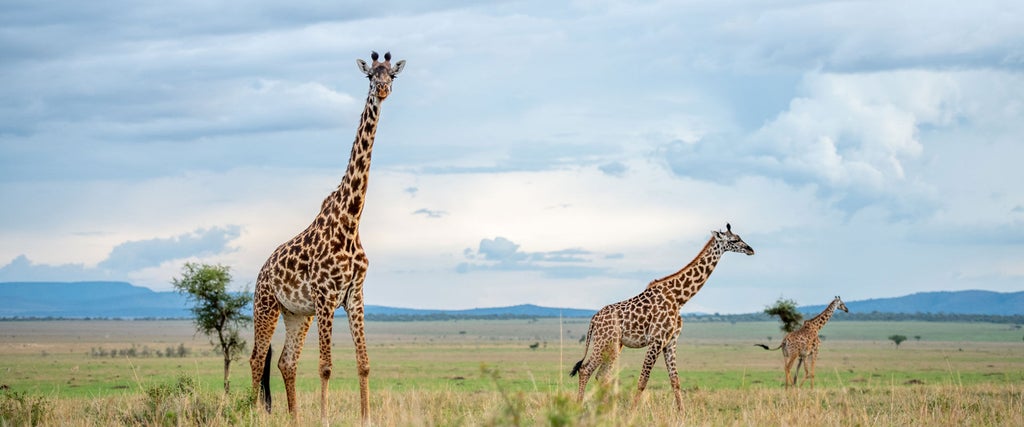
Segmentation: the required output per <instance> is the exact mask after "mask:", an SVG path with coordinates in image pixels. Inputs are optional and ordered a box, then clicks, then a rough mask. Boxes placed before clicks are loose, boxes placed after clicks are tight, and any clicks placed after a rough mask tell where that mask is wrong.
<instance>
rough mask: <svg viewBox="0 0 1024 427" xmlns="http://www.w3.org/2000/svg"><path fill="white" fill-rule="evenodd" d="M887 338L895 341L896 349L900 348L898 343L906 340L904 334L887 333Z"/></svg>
mask: <svg viewBox="0 0 1024 427" xmlns="http://www.w3.org/2000/svg"><path fill="white" fill-rule="evenodd" d="M889 340H890V341H892V342H894V343H896V349H897V350H898V349H899V348H900V343H902V342H903V341H906V340H907V336H906V335H889Z"/></svg>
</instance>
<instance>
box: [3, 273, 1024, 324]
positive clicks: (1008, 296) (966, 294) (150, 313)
mask: <svg viewBox="0 0 1024 427" xmlns="http://www.w3.org/2000/svg"><path fill="white" fill-rule="evenodd" d="M0 301H3V302H4V304H2V305H0V318H13V317H62V318H87V317H93V318H95V317H103V318H187V317H191V312H190V311H189V303H188V300H187V298H186V297H185V296H184V295H180V294H178V293H177V292H155V291H153V290H150V289H149V288H144V287H140V286H134V285H132V284H130V283H126V282H0ZM846 305H847V307H849V308H850V311H852V312H857V313H871V312H880V313H908V314H914V313H946V314H983V315H1003V316H1006V315H1021V314H1024V292H1012V293H1000V292H991V291H974V290H972V291H953V292H923V293H916V294H912V295H907V296H902V297H897V298H881V299H869V300H863V301H846ZM824 308H825V306H824V305H814V306H803V307H800V311H802V312H804V313H811V314H817V313H818V312H820V311H821V310H822V309H824ZM365 311H366V314H367V315H379V316H429V315H448V316H471V317H481V316H531V317H559V316H562V317H590V316H592V315H593V314H594V310H586V309H573V308H553V307H541V306H537V305H533V304H522V305H514V306H509V307H490V308H473V309H467V310H443V309H433V310H431V309H412V308H397V307H386V306H378V305H367V306H366V307H365Z"/></svg>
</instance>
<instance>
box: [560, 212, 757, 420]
mask: <svg viewBox="0 0 1024 427" xmlns="http://www.w3.org/2000/svg"><path fill="white" fill-rule="evenodd" d="M725 230H726V231H725V232H721V231H712V232H711V239H709V240H708V242H707V243H706V244H705V245H704V248H703V249H701V251H700V253H699V254H697V257H696V258H694V259H693V261H690V263H689V264H687V265H686V267H683V269H682V270H679V271H678V272H676V273H675V274H672V275H669V276H666V277H663V278H661V279H658V280H655V281H652V282H651V283H650V284H648V285H647V289H644V291H643V292H641V293H640V294H639V295H637V296H635V297H633V298H630V299H627V300H625V301H620V302H617V303H614V304H611V305H607V306H605V307H604V308H602V309H601V310H598V312H597V313H596V314H594V317H593V318H591V319H590V329H589V330H588V331H587V345H586V347H584V350H583V359H582V360H580V361H579V362H576V366H573V368H572V372H570V373H569V376H574V375H576V373H579V374H580V388H579V395H578V397H577V399H578V400H580V401H582V400H583V392H584V391H585V390H586V387H587V381H588V380H589V379H590V375H591V374H593V373H594V372H595V371H596V372H598V373H599V374H600V376H603V377H607V376H608V372H609V371H610V369H609V368H610V367H611V366H613V365H614V364H615V361H616V359H618V357H619V353H620V352H621V351H622V347H623V346H626V347H629V348H641V347H649V349H648V350H647V356H646V357H645V358H644V366H643V369H642V370H641V371H640V380H639V382H638V383H637V390H636V396H635V397H634V399H633V404H634V406H635V405H636V404H637V402H639V399H640V396H641V394H642V393H643V391H644V388H646V387H647V380H648V378H649V377H650V375H651V368H652V367H653V366H654V362H656V361H657V360H658V355H659V354H661V353H664V354H665V367H666V368H667V369H668V376H669V380H670V381H671V383H672V391H673V392H674V393H675V397H676V406H677V407H678V408H679V410H680V411H682V410H683V396H682V393H681V392H680V390H679V374H678V372H677V371H676V342H677V341H678V340H679V332H680V331H681V330H682V328H683V320H682V318H681V317H680V316H679V309H681V308H682V307H683V304H686V302H687V301H689V300H690V298H693V296H694V295H696V294H697V291H699V290H700V288H701V287H703V286H704V283H705V282H707V280H708V277H710V276H711V272H712V271H714V270H715V266H716V265H718V261H719V259H721V258H722V255H723V254H724V253H725V252H739V253H743V254H747V255H753V254H754V249H752V248H751V247H750V246H749V245H747V244H746V243H745V242H743V239H741V238H740V236H738V235H736V234H733V232H732V226H730V225H729V224H726V225H725ZM591 341H593V343H594V350H593V351H592V352H591V354H590V360H589V361H588V360H587V358H586V356H587V349H589V348H590V343H591Z"/></svg>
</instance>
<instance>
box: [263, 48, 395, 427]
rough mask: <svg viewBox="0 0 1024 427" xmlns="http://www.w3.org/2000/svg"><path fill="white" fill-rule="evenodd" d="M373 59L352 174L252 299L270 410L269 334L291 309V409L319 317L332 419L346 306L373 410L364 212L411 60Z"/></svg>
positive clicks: (294, 410)
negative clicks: (335, 355) (389, 105)
mask: <svg viewBox="0 0 1024 427" xmlns="http://www.w3.org/2000/svg"><path fill="white" fill-rule="evenodd" d="M371 58H372V59H373V63H372V64H369V65H368V64H367V63H366V62H365V61H363V60H362V59H356V64H357V65H358V66H359V69H360V70H361V71H362V72H363V73H364V74H366V77H367V78H369V79H370V91H369V94H368V95H367V97H366V107H365V108H364V109H363V114H362V117H361V119H360V122H359V127H358V130H357V132H356V138H355V141H354V142H353V143H352V153H351V156H350V158H349V162H348V167H347V169H346V170H345V176H344V178H342V180H341V184H340V185H339V186H338V188H337V189H336V190H334V191H333V192H332V193H331V194H330V195H328V196H327V198H326V199H324V201H323V204H322V205H321V207H320V213H319V214H318V215H317V216H316V218H315V219H314V220H313V223H312V224H310V225H309V227H307V228H306V229H305V230H303V231H302V232H301V233H299V234H298V235H296V236H295V237H293V238H292V239H291V240H288V241H287V242H285V243H283V244H282V245H281V246H278V247H277V249H276V250H274V252H273V253H272V254H271V255H270V257H269V258H268V259H267V262H266V263H265V264H264V265H263V268H262V269H261V270H260V274H259V276H258V277H257V278H256V289H255V297H254V302H253V321H254V330H255V336H254V343H253V349H252V356H251V357H250V359H249V364H250V366H251V367H252V386H253V390H254V391H255V392H256V393H257V395H258V396H261V397H262V399H263V404H264V407H265V408H266V410H267V411H268V412H269V411H270V380H269V375H270V356H271V349H270V339H271V337H272V336H273V335H274V328H275V327H276V326H277V319H278V317H279V316H283V317H284V327H285V343H284V350H283V351H282V352H281V358H280V359H279V360H278V363H277V367H278V369H280V370H281V375H282V376H283V377H284V385H285V391H286V392H287V395H288V396H287V397H288V411H289V412H290V413H291V415H292V417H293V418H297V417H298V406H297V405H296V401H295V372H296V364H297V362H298V361H299V355H300V353H301V352H302V345H303V342H304V341H305V340H306V333H307V332H308V331H309V326H310V324H311V323H312V321H313V316H314V315H315V316H316V318H317V333H318V335H319V344H320V369H319V371H320V419H321V422H322V423H323V424H325V425H326V424H327V385H328V381H329V380H330V378H331V365H332V363H331V331H332V328H333V322H334V311H335V310H337V309H338V307H344V308H345V312H346V313H347V314H348V324H349V330H350V331H351V333H352V341H353V342H354V343H355V351H356V364H357V365H358V374H359V397H360V401H359V403H360V405H359V406H360V408H359V409H360V411H361V415H362V421H363V423H364V424H366V423H368V422H369V417H370V415H369V412H370V383H369V377H370V358H369V356H368V355H367V354H366V336H365V334H364V332H363V281H364V279H365V278H366V269H367V265H368V261H367V258H366V253H365V252H364V251H363V246H362V244H361V242H360V240H359V219H360V217H361V215H362V213H363V204H364V202H365V200H366V188H367V180H368V179H369V174H370V154H371V151H372V149H373V141H374V136H375V135H376V132H377V121H378V118H379V117H380V107H381V101H384V99H385V98H387V97H388V95H390V94H391V83H392V82H393V81H394V79H395V76H397V75H398V73H400V72H401V71H402V69H403V68H404V67H405V61H398V62H397V63H395V65H394V66H392V65H391V53H390V52H388V53H385V54H384V61H383V62H379V61H378V59H379V55H378V54H377V52H372V54H371Z"/></svg>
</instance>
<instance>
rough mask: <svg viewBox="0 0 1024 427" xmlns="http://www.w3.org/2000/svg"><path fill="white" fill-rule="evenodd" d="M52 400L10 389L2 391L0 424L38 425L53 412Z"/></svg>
mask: <svg viewBox="0 0 1024 427" xmlns="http://www.w3.org/2000/svg"><path fill="white" fill-rule="evenodd" d="M51 407H52V405H51V403H50V401H48V400H46V399H44V398H42V397H39V396H29V395H27V394H25V393H18V392H15V391H10V390H3V391H2V392H0V425H4V426H8V425H11V426H22V425H28V426H36V425H39V424H40V423H41V422H42V420H43V419H44V418H45V417H46V416H47V414H48V413H50V412H51Z"/></svg>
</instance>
